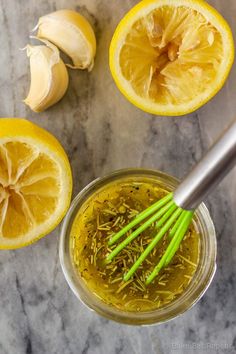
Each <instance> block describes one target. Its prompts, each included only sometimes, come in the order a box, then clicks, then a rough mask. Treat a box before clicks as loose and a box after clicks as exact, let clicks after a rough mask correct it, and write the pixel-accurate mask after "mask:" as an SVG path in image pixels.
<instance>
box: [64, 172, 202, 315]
mask: <svg viewBox="0 0 236 354" xmlns="http://www.w3.org/2000/svg"><path fill="white" fill-rule="evenodd" d="M167 193H168V191H166V190H164V189H163V188H162V187H161V186H160V184H159V182H158V181H156V180H155V179H154V178H148V177H132V178H130V177H125V178H121V179H120V180H117V181H115V182H110V183H109V184H107V185H106V186H105V187H103V188H101V189H100V190H98V191H97V192H96V193H95V194H94V195H92V196H91V197H90V198H88V200H87V201H85V203H84V204H83V206H82V207H81V209H80V210H79V211H78V214H77V215H76V217H75V220H74V223H73V225H72V229H71V235H70V250H71V257H72V260H73V263H74V266H75V269H76V271H77V272H78V274H79V275H80V276H81V277H82V278H83V280H84V282H85V283H86V285H87V287H88V288H89V289H90V290H91V291H92V292H93V293H94V294H95V295H96V296H97V297H99V298H100V299H101V300H102V301H104V302H105V303H107V304H110V305H111V306H114V307H116V308H118V309H120V310H123V311H136V312H137V311H151V310H154V309H157V308H161V307H163V306H166V305H167V304H169V303H170V302H172V301H173V300H175V299H176V298H178V297H179V296H180V295H181V293H183V291H184V290H185V289H186V287H187V286H188V284H189V283H190V282H191V280H192V277H193V275H194V273H195V270H196V267H197V264H198V258H199V246H200V245H199V243H200V238H199V234H198V231H197V229H196V226H195V224H194V223H193V224H192V225H191V227H190V229H189V231H188V233H187V234H186V236H185V237H184V239H183V241H182V243H181V245H180V248H179V250H178V251H177V252H176V254H175V256H174V258H173V260H172V262H171V263H170V264H169V266H168V267H166V268H164V269H163V270H162V271H161V272H160V273H159V275H158V276H157V277H156V278H155V279H154V281H153V282H152V283H151V284H150V285H147V286H146V285H145V279H146V277H147V275H148V274H150V272H151V271H152V270H153V268H154V267H155V265H156V264H157V263H158V261H159V260H160V258H161V256H162V255H163V253H164V251H165V249H166V247H167V245H168V243H169V239H168V234H166V235H165V236H164V238H163V239H162V240H161V241H160V242H159V243H158V245H157V246H156V248H155V249H154V250H153V251H152V252H151V253H150V255H149V256H148V257H147V258H146V260H145V261H144V262H143V264H142V265H141V266H140V267H139V269H138V270H137V271H136V273H135V274H134V276H133V278H132V279H130V280H129V281H127V282H124V281H123V275H124V274H125V273H126V272H127V270H128V269H129V268H130V267H131V266H132V265H133V263H134V262H135V261H136V260H137V258H138V257H139V255H140V254H141V253H142V252H143V250H144V249H145V247H146V246H147V245H148V244H149V243H150V241H151V240H152V238H153V237H154V236H155V235H156V234H157V232H158V229H157V227H156V224H155V223H154V224H153V225H151V226H150V227H149V228H148V229H146V230H145V231H144V232H143V233H142V234H141V235H139V236H138V237H137V238H136V239H135V240H133V241H132V242H131V243H130V244H129V245H128V246H127V247H126V248H125V249H123V250H122V251H121V252H120V253H119V254H118V255H117V256H116V257H115V258H114V259H113V260H112V262H110V263H109V264H106V262H105V259H106V256H107V255H108V254H109V253H110V252H111V251H112V249H114V248H115V247H116V245H113V246H111V247H109V246H108V240H109V238H110V237H111V236H112V235H114V234H115V233H116V232H118V231H119V230H120V229H122V228H123V227H124V226H125V225H126V224H128V223H129V222H130V221H131V220H132V219H133V218H134V217H135V216H136V215H137V214H139V213H140V212H141V211H143V210H144V209H146V208H147V207H148V206H150V205H151V204H153V203H154V202H156V201H157V200H158V199H161V198H163V197H164V196H165V195H166V194H167ZM131 232H132V230H130V233H131ZM124 237H126V236H124Z"/></svg>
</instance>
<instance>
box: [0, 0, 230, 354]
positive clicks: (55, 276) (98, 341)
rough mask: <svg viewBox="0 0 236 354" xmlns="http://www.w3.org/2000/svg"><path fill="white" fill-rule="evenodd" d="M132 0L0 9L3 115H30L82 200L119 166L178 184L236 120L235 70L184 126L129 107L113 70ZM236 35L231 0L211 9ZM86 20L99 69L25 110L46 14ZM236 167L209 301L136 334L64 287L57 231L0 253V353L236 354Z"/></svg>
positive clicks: (3, 0) (220, 195)
mask: <svg viewBox="0 0 236 354" xmlns="http://www.w3.org/2000/svg"><path fill="white" fill-rule="evenodd" d="M136 2H137V1H135V0H120V1H115V0H111V1H105V0H57V1H56V0H51V1H46V0H0V39H1V40H0V43H1V51H0V68H1V69H0V102H1V105H0V116H2V117H4V116H21V117H27V118H28V119H30V120H32V121H33V122H36V123H38V124H39V125H41V126H42V127H44V128H47V129H48V130H49V131H51V132H52V133H53V134H55V135H56V136H57V137H58V139H59V140H60V141H61V143H62V144H63V145H64V147H65V149H66V151H67V153H68V154H69V157H70V161H71V164H72V168H73V173H74V195H75V194H76V193H77V192H78V191H79V190H81V188H83V187H84V186H85V185H86V184H87V183H88V182H89V181H91V180H92V179H94V178H95V177H97V176H101V175H103V174H105V173H107V172H110V171H112V170H114V169H119V168H122V167H132V166H143V167H150V168H157V169H161V170H163V171H166V172H167V173H169V174H173V175H175V176H177V177H182V176H183V175H184V174H185V173H186V172H187V171H188V170H189V168H190V167H191V166H192V165H193V164H194V163H195V162H196V161H197V160H198V159H199V158H200V157H201V156H202V154H203V152H204V151H206V149H207V147H208V146H209V145H210V144H211V143H212V141H213V140H214V139H215V137H216V136H217V135H218V134H219V133H220V132H221V130H222V129H223V128H224V127H225V126H227V124H228V122H230V121H231V120H232V119H233V118H234V116H235V115H236V99H235V97H236V96H235V93H236V80H235V77H236V70H235V67H234V68H233V70H232V72H231V75H230V78H229V80H228V81H227V83H226V85H225V86H224V88H223V89H222V91H221V92H220V93H219V94H218V95H217V96H216V97H215V98H214V99H213V100H212V101H211V102H209V103H208V104H207V105H205V106H204V107H203V108H201V109H200V110H198V111H197V112H195V113H193V114H190V115H188V116H185V117H182V118H163V117H154V116H151V115H148V114H145V113H143V112H142V111H140V110H138V109H136V108H135V107H133V106H132V105H131V104H130V103H128V102H127V101H126V100H125V99H124V98H123V96H122V95H121V94H120V93H119V91H118V90H117V88H116V86H115V84H114V82H113V81H112V78H111V75H110V73H109V68H108V47H109V42H110V39H111V36H112V33H113V31H114V29H115V26H116V24H117V23H118V21H119V20H120V19H121V17H122V16H123V14H124V13H125V12H126V11H127V10H128V9H129V8H130V7H131V6H132V5H134V4H135V3H136ZM209 3H211V4H212V5H214V6H215V7H216V8H217V9H218V10H219V11H220V12H221V13H222V14H223V15H224V16H225V17H226V18H227V20H228V21H229V23H230V25H231V26H232V29H233V31H234V33H236V32H235V31H236V22H235V16H236V2H235V0H227V1H222V0H210V1H209ZM61 8H71V9H76V10H78V11H80V12H81V13H82V14H83V15H85V16H86V17H87V18H88V19H89V21H91V23H92V24H93V26H94V28H95V31H96V36H97V40H98V51H97V57H96V63H95V68H94V70H93V71H92V72H91V73H90V74H88V73H87V72H82V71H73V72H71V73H70V78H71V80H70V86H69V90H68V92H67V94H66V96H65V97H64V99H63V100H62V101H61V102H60V103H59V104H57V105H55V106H54V107H53V108H51V109H49V110H48V111H46V112H45V113H42V114H34V113H32V112H31V111H30V110H29V109H28V108H27V107H26V106H25V105H24V104H23V103H22V102H21V101H22V99H23V98H24V97H25V95H26V93H27V90H28V87H29V67H28V60H27V58H26V55H25V53H24V52H20V51H19V48H22V47H24V46H25V45H26V43H27V42H28V34H29V32H30V30H31V29H32V28H33V27H34V26H35V24H36V22H37V19H38V17H39V16H40V15H43V14H45V13H48V12H51V11H54V10H56V9H61ZM235 179H236V170H234V171H232V172H231V174H230V175H229V176H228V177H227V178H226V179H225V180H224V182H223V183H222V184H221V185H220V186H219V188H218V189H217V190H216V191H215V193H214V195H213V196H211V197H210V198H209V199H208V201H207V204H208V206H209V208H210V210H211V214H212V217H213V219H214V222H215V226H216V230H217V238H218V270H217V273H216V276H215V278H214V281H213V283H212V285H211V287H210V289H209V290H208V291H207V293H206V295H205V296H204V298H203V299H202V300H201V301H200V302H199V303H198V304H197V305H196V306H195V307H194V308H193V309H191V310H190V311H188V312H187V313H185V314H184V315H183V316H181V317H180V318H178V319H175V320H173V321H171V322H169V323H166V324H163V325H160V326H153V327H130V326H124V325H119V324H117V323H113V322H110V321H107V320H105V319H103V318H101V317H99V316H98V315H96V314H94V313H92V312H90V311H88V310H87V309H86V308H85V307H84V306H83V305H82V304H81V303H80V302H78V300H77V299H76V297H75V296H74V295H73V293H72V292H71V291H70V289H69V288H68V286H67V284H66V282H65V280H64V277H63V274H62V271H61V268H60V264H59V260H58V236H59V228H57V229H56V230H55V231H54V232H52V234H51V235H50V236H48V237H46V238H44V239H42V240H41V241H39V242H38V243H37V244H35V245H32V246H30V247H28V248H24V249H21V250H16V251H1V254H0V309H1V311H0V354H24V353H25V354H31V353H33V354H43V353H47V354H54V353H55V354H105V353H109V354H128V353H129V354H145V353H146V354H182V353H188V354H195V353H197V354H202V353H214V354H217V353H218V354H219V353H228V354H233V353H235V352H236V312H235V308H236V307H235V300H236V299H235V293H236V272H235V265H236V237H235V230H236V184H235Z"/></svg>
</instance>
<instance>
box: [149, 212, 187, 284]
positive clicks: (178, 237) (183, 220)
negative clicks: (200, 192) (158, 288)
mask: <svg viewBox="0 0 236 354" xmlns="http://www.w3.org/2000/svg"><path fill="white" fill-rule="evenodd" d="M177 211H181V216H180V218H179V219H178V220H177V222H178V227H177V230H176V232H175V234H174V236H173V238H172V240H171V242H170V243H169V245H168V247H167V249H166V251H165V253H164V255H163V256H162V258H161V259H160V261H159V263H158V264H157V265H156V267H155V268H154V269H153V271H152V273H151V274H150V275H149V276H148V278H147V279H146V285H148V284H150V283H151V282H152V281H153V279H154V278H155V277H156V276H157V275H158V273H159V272H160V270H161V269H162V268H163V267H165V266H167V265H168V264H169V262H170V261H171V260H172V258H173V256H174V255H175V253H176V251H177V249H178V248H179V245H180V243H181V241H182V239H183V237H184V235H185V233H186V231H187V229H188V227H189V225H190V223H191V221H192V217H193V211H182V209H180V208H179V209H177Z"/></svg>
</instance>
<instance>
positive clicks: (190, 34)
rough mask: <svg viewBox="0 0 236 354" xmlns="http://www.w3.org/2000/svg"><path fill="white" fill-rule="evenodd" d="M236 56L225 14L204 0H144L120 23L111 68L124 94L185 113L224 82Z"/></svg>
mask: <svg viewBox="0 0 236 354" xmlns="http://www.w3.org/2000/svg"><path fill="white" fill-rule="evenodd" d="M233 60H234V43H233V36H232V33H231V30H230V27H229V26H228V24H227V22H226V21H225V20H224V18H223V17H222V16H221V15H220V14H219V13H218V12H217V11H216V10H215V9H214V8H213V7H211V6H210V5H208V4H207V3H206V2H205V1H203V0H143V1H141V2H140V3H138V4H137V5H136V6H135V7H133V8H132V9H131V10H130V11H129V12H128V13H127V14H126V16H125V17H124V18H123V19H122V20H121V22H120V23H119V25H118V27H117V29H116V31H115V33H114V36H113V39H112V41H111V45H110V59H109V61H110V69H111V73H112V76H113V78H114V80H115V82H116V84H117V86H118V88H119V89H120V91H121V92H122V93H123V94H124V96H125V97H126V98H127V99H128V100H129V101H130V102H132V103H133V104H134V105H136V106H137V107H139V108H141V109H142V110H144V111H146V112H149V113H153V114H157V115H167V116H169V115H171V116H176V115H183V114H186V113H190V112H193V111H194V110H196V109H197V108H199V107H200V106H202V105H203V104H204V103H206V102H207V101H208V100H210V99H211V98H212V97H213V96H214V95H215V94H216V93H217V92H218V91H219V90H220V89H221V87H222V86H223V84H224V82H225V80H226V78H227V76H228V74H229V71H230V69H231V66H232V64H233Z"/></svg>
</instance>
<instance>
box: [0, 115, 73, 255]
mask: <svg viewBox="0 0 236 354" xmlns="http://www.w3.org/2000/svg"><path fill="white" fill-rule="evenodd" d="M71 192H72V175H71V169H70V164H69V161H68V158H67V156H66V153H65V151H64V150H63V148H62V146H61V145H60V143H59V142H58V141H57V140H56V138H54V136H52V135H51V134H50V133H48V132H47V131H46V130H44V129H42V128H40V127H39V126H37V125H35V124H33V123H30V122H29V121H27V120H24V119H17V118H1V119H0V249H11V248H19V247H23V246H26V245H28V244H30V243H32V242H34V241H36V240H38V239H39V238H41V237H43V236H45V235H46V234H47V233H49V232H50V231H51V230H52V229H54V228H55V227H56V226H57V224H58V223H59V222H60V221H61V219H62V217H63V216H64V214H65V213H66V211H67V209H68V207H69V204H70V199H71Z"/></svg>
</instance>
